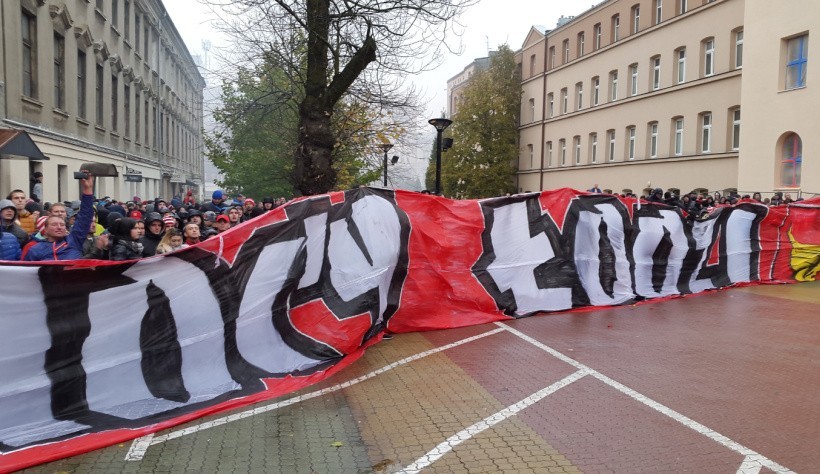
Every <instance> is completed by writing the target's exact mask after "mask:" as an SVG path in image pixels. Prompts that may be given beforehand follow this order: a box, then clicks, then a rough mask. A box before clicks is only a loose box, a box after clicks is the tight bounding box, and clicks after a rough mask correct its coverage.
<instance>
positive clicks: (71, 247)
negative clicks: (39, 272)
mask: <svg viewBox="0 0 820 474" xmlns="http://www.w3.org/2000/svg"><path fill="white" fill-rule="evenodd" d="M83 171H85V173H87V176H88V177H87V178H85V179H80V180H78V181H79V182H80V188H81V190H82V199H81V205H80V212H79V213H78V214H77V223H76V225H75V226H74V228H73V229H71V232H68V229H67V227H66V223H65V220H64V219H61V218H59V217H55V216H49V217H48V219H47V220H46V226H45V228H44V229H43V232H42V235H43V237H44V238H45V240H44V241H42V242H38V243H37V244H35V245H33V246H32V247H31V248H30V249H29V251H28V253H27V254H26V256H25V260H27V261H32V262H38V261H43V260H73V259H78V258H81V257H82V256H83V244H84V243H85V238H86V235H87V234H88V229H90V228H91V222H92V220H93V219H94V195H93V193H94V179H95V178H94V175H92V174H91V173H89V172H88V171H87V170H83Z"/></svg>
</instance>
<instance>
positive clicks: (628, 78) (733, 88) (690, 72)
mask: <svg viewBox="0 0 820 474" xmlns="http://www.w3.org/2000/svg"><path fill="white" fill-rule="evenodd" d="M786 3H788V8H783V7H784V6H785V5H781V4H780V3H776V4H773V3H772V2H767V1H765V0H606V1H604V2H602V3H600V4H598V5H596V6H593V7H592V8H591V9H589V10H587V11H585V12H583V13H581V14H579V15H577V16H575V17H574V19H572V20H571V21H569V22H566V23H563V24H560V26H557V27H556V28H555V29H553V30H551V31H543V30H541V29H540V28H533V29H532V30H531V31H530V33H529V35H528V37H527V39H526V40H525V42H524V45H523V47H522V48H521V50H520V51H519V52H518V61H519V64H520V67H521V70H522V91H523V94H522V100H521V125H520V135H519V136H520V153H519V159H518V169H519V171H518V186H519V190H520V191H537V190H542V189H554V188H560V187H572V188H576V189H587V188H590V187H591V186H592V185H593V184H598V185H599V186H600V187H601V188H605V189H609V190H612V191H613V192H618V193H619V192H623V191H625V190H627V191H631V192H635V193H636V194H639V193H641V192H643V191H644V190H645V189H649V188H654V187H661V188H664V189H676V190H679V191H683V192H688V191H690V190H709V191H729V190H733V191H734V190H736V191H738V192H740V193H741V194H746V193H749V194H751V193H752V192H755V191H760V192H763V193H764V195H765V194H766V193H772V192H775V191H786V192H795V193H800V192H806V193H812V192H815V193H816V192H820V172H819V171H820V170H818V165H817V163H816V160H814V162H812V163H809V162H803V160H802V149H803V147H808V148H807V149H814V148H812V147H811V145H812V143H814V142H816V139H815V138H814V137H810V136H808V130H809V129H814V130H816V129H817V128H816V126H817V121H818V118H817V117H816V114H814V115H811V114H809V113H808V107H810V105H809V104H811V103H818V100H820V94H818V93H817V92H813V91H812V89H811V87H810V85H809V82H808V81H807V79H806V77H807V72H806V71H807V68H806V65H807V63H810V62H811V61H810V57H809V52H810V51H811V50H809V49H808V38H809V36H811V33H810V32H811V29H812V28H817V27H818V25H820V4H817V3H816V2H812V1H811V0H797V1H795V2H786ZM796 20H797V21H796ZM747 25H748V27H747ZM789 65H790V66H789ZM801 71H802V72H801ZM801 74H802V75H801ZM773 119H774V120H773ZM812 127H814V128H812ZM741 143H742V144H743V147H741ZM801 171H802V173H801Z"/></svg>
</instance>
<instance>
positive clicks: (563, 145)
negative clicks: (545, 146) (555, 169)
mask: <svg viewBox="0 0 820 474" xmlns="http://www.w3.org/2000/svg"><path fill="white" fill-rule="evenodd" d="M558 145H559V146H560V147H561V166H567V140H566V139H565V138H562V139H560V140H558Z"/></svg>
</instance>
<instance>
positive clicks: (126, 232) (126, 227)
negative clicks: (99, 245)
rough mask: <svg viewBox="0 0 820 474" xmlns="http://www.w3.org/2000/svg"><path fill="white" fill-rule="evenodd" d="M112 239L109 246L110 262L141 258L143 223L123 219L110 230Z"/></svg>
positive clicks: (143, 233)
mask: <svg viewBox="0 0 820 474" xmlns="http://www.w3.org/2000/svg"><path fill="white" fill-rule="evenodd" d="M110 232H111V235H112V236H113V238H114V241H113V243H112V244H111V260H115V261H118V262H121V261H123V260H135V259H138V258H142V251H143V248H142V243H140V239H141V238H142V236H143V235H145V223H144V222H142V221H138V220H136V219H133V218H131V217H123V218H122V219H120V220H118V221H117V222H115V223H114V226H113V227H112V228H111V229H110Z"/></svg>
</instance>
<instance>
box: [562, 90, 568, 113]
mask: <svg viewBox="0 0 820 474" xmlns="http://www.w3.org/2000/svg"><path fill="white" fill-rule="evenodd" d="M568 112H569V91H568V90H567V88H566V87H564V88H563V89H561V115H566V114H567V113H568Z"/></svg>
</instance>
